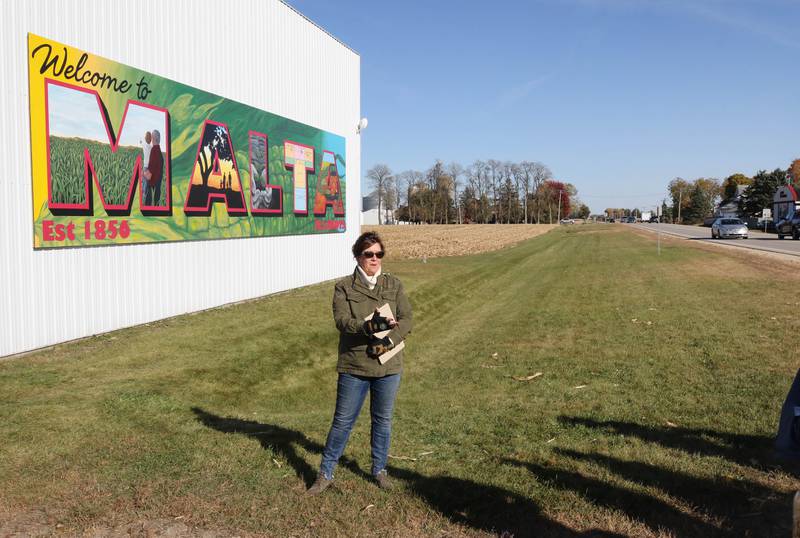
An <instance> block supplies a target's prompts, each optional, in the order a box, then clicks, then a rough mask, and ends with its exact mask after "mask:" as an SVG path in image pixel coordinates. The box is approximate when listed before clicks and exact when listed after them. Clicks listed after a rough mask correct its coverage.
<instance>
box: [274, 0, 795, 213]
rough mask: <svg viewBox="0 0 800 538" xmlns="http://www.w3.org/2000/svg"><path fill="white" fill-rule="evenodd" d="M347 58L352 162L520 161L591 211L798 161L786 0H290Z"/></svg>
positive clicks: (791, 9) (791, 20)
mask: <svg viewBox="0 0 800 538" xmlns="http://www.w3.org/2000/svg"><path fill="white" fill-rule="evenodd" d="M289 3H290V4H291V5H292V6H294V7H295V8H297V9H298V10H299V11H300V12H302V13H303V14H305V15H306V16H307V17H309V18H310V19H311V20H313V21H315V22H316V23H317V24H319V25H320V26H322V27H323V28H325V29H326V30H328V31H329V32H330V33H332V34H333V35H335V36H336V37H338V38H339V39H341V40H342V41H343V42H345V43H347V44H348V45H349V46H350V47H352V48H353V49H354V50H356V51H357V52H358V53H359V54H360V55H361V87H362V94H361V99H362V101H361V102H362V115H364V116H366V117H368V118H369V122H370V123H369V127H368V129H367V130H366V131H364V133H363V135H362V168H363V170H364V171H366V170H368V169H369V168H370V167H371V166H373V165H374V164H376V163H385V164H388V165H389V166H390V167H391V168H392V170H393V171H395V172H401V171H403V170H407V169H417V170H423V171H424V170H425V169H426V168H428V167H429V166H430V165H431V164H432V163H433V161H434V160H435V159H437V158H438V159H441V160H443V161H445V162H450V161H458V162H460V163H462V164H463V165H465V166H466V165H468V164H470V163H471V162H472V161H473V160H475V159H490V158H494V159H498V160H512V161H521V160H535V161H540V162H542V163H544V164H546V165H547V166H549V167H550V169H551V170H552V171H553V174H554V176H555V177H556V178H557V179H559V180H562V181H568V182H570V183H573V184H575V185H576V186H577V188H578V196H579V198H581V200H582V201H584V202H585V203H587V204H588V205H589V206H590V207H591V209H592V211H593V212H600V211H602V210H603V209H604V208H606V207H641V208H645V209H649V208H651V207H652V206H653V205H655V204H657V203H658V202H659V201H660V200H661V198H663V197H664V196H665V195H666V186H667V183H668V182H669V181H670V180H671V179H673V178H674V177H676V176H680V177H684V178H687V179H694V178H697V177H717V178H720V179H722V178H724V177H726V176H728V175H730V174H732V173H735V172H743V173H745V174H748V175H752V174H753V173H755V172H756V171H758V170H759V169H770V170H771V169H774V168H777V167H780V168H786V167H787V166H788V164H789V162H790V161H791V160H792V159H794V158H797V157H800V69H798V59H799V58H800V33H798V32H797V24H798V22H800V1H797V0H759V1H756V0H694V1H689V0H640V1H634V0H561V1H557V0H538V1H537V0H531V1H528V2H511V1H509V2H455V1H427V2H416V1H408V2H367V1H355V0H340V1H337V2H328V1H321V0H289Z"/></svg>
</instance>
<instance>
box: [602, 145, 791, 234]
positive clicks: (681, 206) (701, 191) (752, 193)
mask: <svg viewBox="0 0 800 538" xmlns="http://www.w3.org/2000/svg"><path fill="white" fill-rule="evenodd" d="M787 183H789V184H794V185H796V186H800V159H795V160H794V161H792V163H791V164H790V165H789V167H788V168H787V169H785V170H784V169H781V168H776V169H775V170H773V171H771V172H767V171H766V170H760V171H759V172H758V173H756V174H755V175H754V176H752V177H750V176H746V175H745V174H741V173H736V174H732V175H730V176H728V177H727V178H725V179H724V180H723V181H721V182H720V181H719V180H718V179H715V178H705V177H701V178H697V179H695V180H693V181H689V180H686V179H683V178H675V179H673V180H672V181H670V183H669V186H668V192H669V200H667V199H665V200H663V201H662V204H661V214H662V215H663V216H664V217H665V218H666V219H667V220H669V221H672V222H681V223H686V224H695V223H700V222H702V221H703V220H704V218H706V217H709V216H711V215H713V214H714V210H715V208H716V207H717V205H718V204H726V203H736V204H737V208H738V211H739V214H740V215H741V216H743V217H745V218H757V217H760V216H762V211H763V210H764V209H766V208H771V207H772V197H773V195H774V194H775V191H777V190H778V188H779V187H780V186H781V185H785V184H787ZM668 201H669V202H670V203H668ZM606 211H609V210H606Z"/></svg>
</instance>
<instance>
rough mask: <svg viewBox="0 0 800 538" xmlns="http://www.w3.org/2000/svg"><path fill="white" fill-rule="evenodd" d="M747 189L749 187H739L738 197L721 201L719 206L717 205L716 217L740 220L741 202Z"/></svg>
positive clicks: (737, 188) (737, 189)
mask: <svg viewBox="0 0 800 538" xmlns="http://www.w3.org/2000/svg"><path fill="white" fill-rule="evenodd" d="M746 188H747V185H737V186H736V195H735V196H734V197H733V198H726V199H725V200H722V201H720V203H719V205H717V207H716V209H715V210H714V217H715V218H716V217H722V218H739V217H740V216H741V213H740V212H739V200H740V199H741V198H742V194H743V193H744V191H745V189H746Z"/></svg>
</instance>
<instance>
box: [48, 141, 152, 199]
mask: <svg viewBox="0 0 800 538" xmlns="http://www.w3.org/2000/svg"><path fill="white" fill-rule="evenodd" d="M84 148H86V149H88V150H89V156H90V157H91V158H92V163H93V165H94V171H95V173H96V174H97V176H98V181H99V183H100V185H101V187H102V189H103V197H104V198H105V200H106V204H109V205H122V204H124V203H125V199H126V197H127V195H128V189H129V188H130V182H131V175H132V174H133V170H134V165H135V164H136V157H138V156H140V155H142V150H141V148H136V147H129V146H121V147H119V148H118V149H117V151H116V153H115V152H112V151H111V146H109V145H108V144H103V143H101V142H96V141H94V140H85V139H82V138H63V137H59V136H51V137H50V156H51V162H52V167H51V172H50V173H51V182H52V189H53V190H52V200H53V202H55V203H58V204H83V203H85V202H86V188H85V182H84V172H85V170H84V168H85V165H84Z"/></svg>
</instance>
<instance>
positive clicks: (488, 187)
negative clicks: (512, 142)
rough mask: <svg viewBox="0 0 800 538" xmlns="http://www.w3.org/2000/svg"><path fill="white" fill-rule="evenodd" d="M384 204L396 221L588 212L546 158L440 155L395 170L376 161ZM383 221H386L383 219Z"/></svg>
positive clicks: (374, 182)
mask: <svg viewBox="0 0 800 538" xmlns="http://www.w3.org/2000/svg"><path fill="white" fill-rule="evenodd" d="M366 177H367V179H368V181H369V183H370V185H371V187H372V188H373V189H374V193H375V195H376V196H377V200H378V214H379V215H383V211H382V209H385V210H388V212H389V213H390V214H392V215H394V219H395V220H396V221H404V222H413V223H427V224H470V223H483V224H494V223H505V224H521V223H529V224H541V223H550V224H552V223H554V222H558V220H559V218H565V217H573V218H586V217H588V216H589V207H588V206H587V205H585V204H583V203H581V201H580V200H579V199H578V197H577V196H578V189H577V188H575V186H574V185H572V184H571V183H567V182H562V181H557V180H555V179H554V178H553V174H552V172H551V171H550V169H549V168H548V167H547V166H545V165H544V164H542V163H539V162H534V161H522V162H519V163H514V162H510V161H498V160H495V159H488V160H486V161H483V160H476V161H475V162H473V163H472V164H471V165H469V166H467V167H464V166H462V165H461V164H459V163H456V162H452V163H449V164H445V163H443V162H442V161H440V160H437V161H436V162H434V164H433V165H432V166H431V167H430V168H428V169H427V170H425V171H424V172H423V171H419V170H406V171H404V172H401V173H399V174H395V173H393V172H392V170H391V168H389V166H388V165H386V164H376V165H375V166H373V167H372V168H370V169H369V170H368V171H367V175H366ZM381 224H385V222H381Z"/></svg>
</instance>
